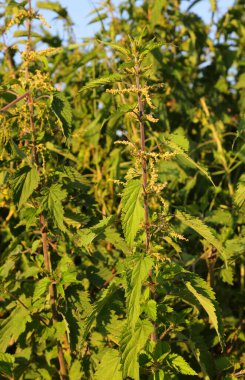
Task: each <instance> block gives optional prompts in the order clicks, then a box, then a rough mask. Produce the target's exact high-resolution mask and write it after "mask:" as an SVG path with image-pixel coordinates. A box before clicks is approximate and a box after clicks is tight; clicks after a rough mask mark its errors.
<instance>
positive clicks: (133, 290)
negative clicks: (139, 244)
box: [126, 255, 153, 328]
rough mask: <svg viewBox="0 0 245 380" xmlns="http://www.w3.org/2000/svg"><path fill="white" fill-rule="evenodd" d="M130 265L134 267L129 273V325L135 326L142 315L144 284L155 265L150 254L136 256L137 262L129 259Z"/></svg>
mask: <svg viewBox="0 0 245 380" xmlns="http://www.w3.org/2000/svg"><path fill="white" fill-rule="evenodd" d="M129 265H130V266H133V269H132V271H129V273H128V274H127V282H128V288H127V292H126V297H127V304H128V325H129V326H131V327H132V328H134V327H135V324H136V322H137V320H138V318H139V315H140V298H141V289H142V284H143V282H144V281H145V280H146V278H147V277H148V275H149V272H150V270H151V268H152V266H153V259H152V258H151V257H149V256H142V255H139V256H138V257H136V262H133V261H132V262H131V261H129Z"/></svg>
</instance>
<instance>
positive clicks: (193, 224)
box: [175, 210, 227, 262]
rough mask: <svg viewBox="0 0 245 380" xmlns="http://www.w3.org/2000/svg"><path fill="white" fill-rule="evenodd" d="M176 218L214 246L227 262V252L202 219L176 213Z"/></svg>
mask: <svg viewBox="0 0 245 380" xmlns="http://www.w3.org/2000/svg"><path fill="white" fill-rule="evenodd" d="M175 216H176V218H177V219H179V220H180V221H181V222H182V223H184V224H185V225H186V226H188V227H190V228H192V229H193V230H194V231H196V232H197V233H198V234H199V235H201V236H202V237H203V238H204V239H205V240H207V241H208V242H209V243H210V244H212V245H213V246H214V247H215V248H216V249H217V251H218V252H219V253H220V256H221V258H222V259H223V260H224V261H225V262H226V261H227V259H226V255H225V250H224V247H223V246H222V244H221V243H220V242H219V240H218V239H217V238H216V237H215V236H214V235H213V233H212V231H211V230H210V229H209V227H208V226H207V225H206V224H205V223H203V222H202V221H201V220H200V219H198V218H195V217H193V216H191V215H189V214H187V213H184V212H180V211H178V210H177V211H176V213H175Z"/></svg>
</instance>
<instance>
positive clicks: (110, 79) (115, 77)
mask: <svg viewBox="0 0 245 380" xmlns="http://www.w3.org/2000/svg"><path fill="white" fill-rule="evenodd" d="M121 80H122V75H121V74H111V75H107V76H104V77H101V78H98V79H94V80H92V81H90V82H88V83H87V84H86V85H85V86H83V87H82V88H81V90H80V91H79V92H81V91H85V90H88V89H90V88H95V87H98V86H102V85H105V84H110V83H115V82H120V81H121Z"/></svg>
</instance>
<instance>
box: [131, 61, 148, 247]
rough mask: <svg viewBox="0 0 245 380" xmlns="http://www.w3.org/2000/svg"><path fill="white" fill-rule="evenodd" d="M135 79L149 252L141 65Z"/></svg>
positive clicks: (146, 241) (136, 67)
mask: <svg viewBox="0 0 245 380" xmlns="http://www.w3.org/2000/svg"><path fill="white" fill-rule="evenodd" d="M134 69H135V79H136V87H137V90H138V92H137V100H138V108H139V124H140V146H141V153H142V159H141V166H142V186H143V197H144V214H145V233H146V240H145V247H146V252H148V251H149V247H150V230H149V227H150V225H149V206H148V195H147V162H146V158H145V156H144V153H145V126H144V122H143V116H144V109H143V103H142V98H141V94H140V78H139V69H140V67H139V65H138V64H136V65H135V67H134Z"/></svg>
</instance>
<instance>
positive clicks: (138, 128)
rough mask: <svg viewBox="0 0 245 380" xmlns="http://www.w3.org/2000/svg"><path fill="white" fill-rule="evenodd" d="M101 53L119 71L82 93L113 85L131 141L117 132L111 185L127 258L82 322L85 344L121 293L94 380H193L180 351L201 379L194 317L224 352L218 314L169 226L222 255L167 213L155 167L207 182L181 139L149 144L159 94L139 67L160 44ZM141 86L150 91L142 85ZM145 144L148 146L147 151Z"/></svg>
mask: <svg viewBox="0 0 245 380" xmlns="http://www.w3.org/2000/svg"><path fill="white" fill-rule="evenodd" d="M104 45H106V46H110V47H112V48H113V49H114V50H116V51H117V52H118V53H119V54H120V55H121V56H122V59H123V63H122V64H121V65H120V66H119V68H118V71H117V73H115V74H111V75H108V76H105V77H101V78H98V79H96V80H93V81H91V82H89V83H88V84H87V85H86V86H84V88H83V89H82V91H87V90H89V89H91V88H95V87H97V86H100V85H105V84H109V83H115V88H113V89H110V90H109V89H108V90H107V92H109V93H111V94H112V96H114V97H115V98H116V99H117V104H120V103H124V104H123V105H122V106H121V107H119V108H117V110H116V113H117V114H118V115H120V114H121V115H125V114H126V118H127V120H128V123H129V125H131V127H132V132H131V134H130V133H126V132H123V131H121V133H120V131H118V135H119V136H120V135H121V136H122V138H121V139H120V140H118V141H116V143H117V144H122V145H123V146H125V151H126V152H127V154H131V156H132V165H131V166H130V168H129V169H128V171H127V172H126V173H125V181H124V182H120V181H117V180H116V181H114V182H115V184H116V185H118V186H119V188H121V203H120V209H121V212H120V213H121V223H122V230H123V234H124V237H125V240H126V243H127V244H128V246H129V253H127V257H126V258H125V259H124V261H123V262H122V261H120V262H119V263H118V265H116V269H115V274H114V276H113V277H112V279H111V280H110V284H109V286H108V288H107V289H106V290H105V291H104V293H103V294H102V295H101V297H100V298H99V300H98V301H97V302H95V304H94V305H93V312H92V314H91V316H90V317H89V318H88V320H87V322H86V327H85V337H86V335H87V333H88V332H89V329H90V328H91V326H92V323H93V321H94V320H95V318H97V323H98V321H99V319H100V318H102V319H103V318H105V317H103V312H104V307H105V306H106V305H107V304H108V303H109V304H110V302H111V300H112V302H113V294H115V292H116V293H119V289H121V290H120V292H121V291H122V290H124V294H125V302H126V310H125V311H124V312H123V314H121V313H122V311H121V312H120V313H119V314H118V312H117V310H114V308H113V309H112V310H113V314H112V317H110V319H111V320H110V324H109V326H105V329H106V330H107V331H108V333H109V340H111V342H108V344H107V345H104V347H103V350H102V352H101V353H99V355H98V358H99V365H98V367H97V370H96V372H95V378H96V379H101V378H103V379H109V378H113V379H125V378H132V379H139V378H149V379H150V378H152V379H171V378H178V376H183V375H191V376H197V375H198V369H197V371H195V370H194V369H193V368H192V367H191V365H190V364H188V362H187V361H186V360H185V359H184V358H183V357H182V356H180V355H179V354H178V353H177V351H178V349H176V350H175V347H178V346H182V347H185V350H186V352H187V353H188V356H189V357H191V356H194V357H195V359H196V361H197V362H198V364H199V366H200V368H199V371H202V374H203V375H204V376H206V378H208V374H207V370H206V369H205V366H206V365H207V366H208V363H206V364H205V362H206V360H205V359H204V357H205V355H207V357H208V356H209V354H208V350H205V349H204V350H203V351H202V353H201V354H200V350H201V346H202V343H201V341H202V338H201V335H199V334H200V332H201V330H202V329H204V326H201V323H200V320H199V318H198V314H199V311H198V310H199V309H200V307H203V308H204V310H205V311H206V313H207V315H208V319H209V322H210V323H211V325H212V327H213V328H214V329H215V330H216V333H217V336H218V339H219V342H220V345H221V347H222V348H223V347H224V340H223V329H222V323H221V317H220V311H219V308H218V304H217V302H216V300H215V295H214V292H213V290H212V289H211V287H210V286H209V285H208V284H207V283H206V282H205V281H204V280H203V279H202V278H200V277H199V276H198V275H196V274H194V273H192V272H190V271H188V270H186V269H184V268H183V267H182V265H181V259H180V252H181V248H180V245H179V243H178V241H181V240H187V239H186V238H185V237H184V236H183V235H182V234H181V233H180V232H179V231H180V230H181V228H180V226H178V223H176V221H179V222H180V223H182V224H184V225H185V226H188V227H190V228H192V229H194V230H195V231H196V232H198V233H199V234H200V235H201V236H202V237H203V238H204V239H205V240H206V241H207V242H209V243H211V244H212V245H213V246H214V247H215V249H216V250H217V251H218V252H219V254H220V257H221V259H223V260H224V262H225V261H226V260H225V255H224V248H223V247H222V244H221V243H220V242H219V241H218V239H216V238H215V236H214V235H213V234H212V232H211V230H210V229H209V228H208V227H207V226H206V225H205V224H204V223H203V222H202V221H201V220H199V219H197V218H193V217H192V216H190V215H188V214H186V213H185V212H183V211H180V210H173V207H172V205H170V204H169V202H168V201H167V199H165V197H164V190H165V188H166V186H167V183H161V182H160V181H159V180H158V162H159V161H160V160H161V161H162V160H173V159H181V160H184V161H185V162H187V163H189V164H190V165H191V166H192V167H193V166H195V167H196V168H197V169H199V170H200V172H201V173H202V174H203V175H205V176H207V177H208V179H209V180H211V178H210V177H209V175H208V173H207V172H206V170H205V169H204V168H203V167H202V166H200V165H199V164H196V163H195V162H194V161H193V160H192V159H191V158H190V157H189V156H188V154H187V153H186V152H185V150H184V149H183V148H182V147H181V145H185V138H184V136H182V142H181V141H180V136H177V135H171V134H169V136H168V138H167V139H164V140H163V141H157V140H156V139H155V138H153V139H151V137H149V138H148V133H147V132H148V130H149V129H151V125H150V124H151V123H156V122H158V119H157V118H156V117H154V116H153V115H152V112H153V111H155V112H157V111H156V110H155V106H154V104H153V101H152V96H151V91H152V90H154V89H155V88H159V87H162V88H164V86H163V85H161V84H160V85H159V84H158V83H154V80H152V79H151V78H150V70H151V65H147V64H144V60H145V58H147V56H148V55H149V53H150V52H151V51H152V50H154V49H156V48H157V47H159V46H162V43H158V42H155V41H154V40H152V41H150V42H148V43H144V41H143V36H142V37H141V38H139V39H132V38H130V37H129V46H128V47H122V46H121V45H119V44H115V43H106V42H104ZM147 80H151V82H152V84H150V85H149V84H148V83H147ZM113 117H115V114H114V115H113ZM153 129H154V127H153ZM147 141H150V145H151V146H150V147H149V148H147ZM152 141H153V143H152ZM176 141H178V143H177V142H176ZM211 181H212V180H211ZM119 191H120V190H119ZM169 247H172V248H174V250H175V254H172V253H171V255H170V254H169V252H172V250H170V249H169ZM114 297H115V296H114ZM116 298H117V297H116ZM114 302H115V301H114ZM106 312H107V313H108V310H106ZM101 313H102V315H101ZM207 323H208V321H207V322H205V324H207ZM193 335H195V336H196V338H197V336H198V338H197V341H196V340H195V339H194V340H192V336H193ZM198 339H199V343H198ZM91 342H93V340H92V341H91ZM171 343H172V344H171ZM198 344H200V347H198ZM203 356H204V357H203ZM207 357H206V359H207ZM192 360H193V359H192ZM178 374H180V375H178Z"/></svg>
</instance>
